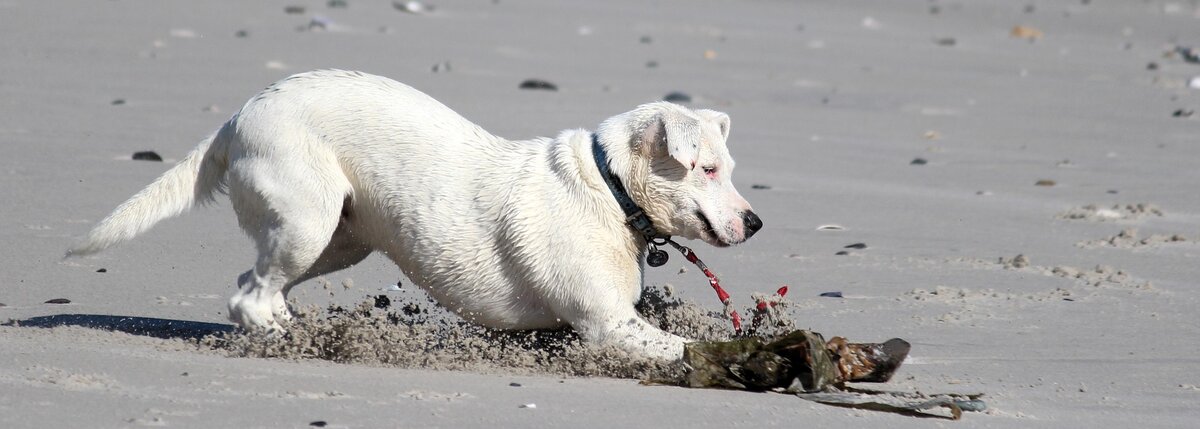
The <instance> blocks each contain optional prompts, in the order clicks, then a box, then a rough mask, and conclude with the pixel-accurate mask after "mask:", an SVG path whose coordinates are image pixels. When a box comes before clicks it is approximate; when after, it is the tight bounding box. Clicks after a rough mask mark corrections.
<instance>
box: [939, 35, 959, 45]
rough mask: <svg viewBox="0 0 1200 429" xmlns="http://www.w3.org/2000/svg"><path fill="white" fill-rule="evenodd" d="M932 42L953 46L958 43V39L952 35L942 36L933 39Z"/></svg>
mask: <svg viewBox="0 0 1200 429" xmlns="http://www.w3.org/2000/svg"><path fill="white" fill-rule="evenodd" d="M933 42H934V43H937V44H938V46H954V45H955V44H957V43H958V41H957V40H955V39H954V38H953V37H942V38H940V39H935V40H934V41H933Z"/></svg>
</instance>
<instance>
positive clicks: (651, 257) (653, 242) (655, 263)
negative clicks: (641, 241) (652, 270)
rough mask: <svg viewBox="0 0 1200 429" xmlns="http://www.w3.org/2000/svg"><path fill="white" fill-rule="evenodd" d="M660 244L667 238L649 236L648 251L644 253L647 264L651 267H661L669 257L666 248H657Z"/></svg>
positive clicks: (665, 241)
mask: <svg viewBox="0 0 1200 429" xmlns="http://www.w3.org/2000/svg"><path fill="white" fill-rule="evenodd" d="M660 244H667V239H665V238H661V237H659V238H651V239H650V240H649V247H650V251H649V252H648V253H646V264H647V265H649V266H651V267H661V266H663V265H666V264H667V260H669V259H671V256H670V255H668V254H667V251H666V250H662V249H659V248H658V246H659V245H660Z"/></svg>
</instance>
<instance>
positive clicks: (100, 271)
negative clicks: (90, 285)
mask: <svg viewBox="0 0 1200 429" xmlns="http://www.w3.org/2000/svg"><path fill="white" fill-rule="evenodd" d="M96 272H97V273H107V272H108V268H101V269H98V270H96Z"/></svg>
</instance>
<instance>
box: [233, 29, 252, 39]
mask: <svg viewBox="0 0 1200 429" xmlns="http://www.w3.org/2000/svg"><path fill="white" fill-rule="evenodd" d="M233 37H237V38H241V39H244V38H247V37H250V31H248V30H238V31H237V32H236V33H233Z"/></svg>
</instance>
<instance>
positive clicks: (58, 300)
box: [45, 298, 71, 304]
mask: <svg viewBox="0 0 1200 429" xmlns="http://www.w3.org/2000/svg"><path fill="white" fill-rule="evenodd" d="M45 303H46V304H70V303H71V300H69V299H66V298H54V299H52V300H49V301H46V302H45Z"/></svg>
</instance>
